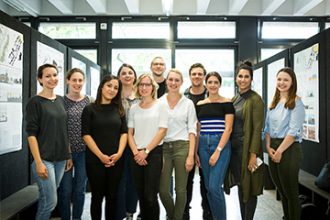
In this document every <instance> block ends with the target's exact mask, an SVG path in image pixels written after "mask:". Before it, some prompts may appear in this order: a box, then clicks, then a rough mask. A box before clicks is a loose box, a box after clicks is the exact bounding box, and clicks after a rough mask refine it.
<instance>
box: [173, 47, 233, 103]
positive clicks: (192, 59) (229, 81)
mask: <svg viewBox="0 0 330 220" xmlns="http://www.w3.org/2000/svg"><path fill="white" fill-rule="evenodd" d="M234 57H235V53H234V50H233V49H214V50H212V49H177V50H176V52H175V63H176V68H177V69H179V70H180V71H182V74H183V76H184V79H183V85H182V90H185V89H186V88H188V87H189V86H190V84H191V83H190V79H189V68H190V66H191V65H192V64H194V63H202V64H203V65H204V67H205V69H206V71H207V72H211V71H217V72H219V73H220V75H221V77H222V85H221V88H220V93H221V95H222V96H225V97H227V98H232V97H233V96H234V86H235V85H234V69H235V59H234Z"/></svg>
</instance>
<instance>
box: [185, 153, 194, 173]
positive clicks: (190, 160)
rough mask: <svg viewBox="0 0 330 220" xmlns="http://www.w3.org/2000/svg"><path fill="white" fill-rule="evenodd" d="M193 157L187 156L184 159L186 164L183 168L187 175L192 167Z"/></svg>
mask: <svg viewBox="0 0 330 220" xmlns="http://www.w3.org/2000/svg"><path fill="white" fill-rule="evenodd" d="M194 165H195V164H194V157H193V156H188V157H187V159H186V164H185V167H186V172H187V173H189V172H190V171H191V170H192V169H193V167H194Z"/></svg>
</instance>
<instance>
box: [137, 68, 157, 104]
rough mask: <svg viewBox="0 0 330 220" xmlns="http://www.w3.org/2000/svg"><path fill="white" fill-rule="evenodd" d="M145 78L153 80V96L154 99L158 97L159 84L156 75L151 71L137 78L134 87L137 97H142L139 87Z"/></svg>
mask: <svg viewBox="0 0 330 220" xmlns="http://www.w3.org/2000/svg"><path fill="white" fill-rule="evenodd" d="M144 78H149V79H150V81H151V85H152V92H151V96H152V98H153V99H157V89H158V87H159V86H158V84H157V82H156V81H155V79H154V77H153V76H152V75H151V74H150V73H144V74H142V75H140V76H139V78H138V79H137V81H136V83H135V85H134V87H135V91H136V92H135V96H136V97H137V98H141V94H140V92H139V89H138V88H137V87H138V86H139V84H140V82H141V80H142V79H144Z"/></svg>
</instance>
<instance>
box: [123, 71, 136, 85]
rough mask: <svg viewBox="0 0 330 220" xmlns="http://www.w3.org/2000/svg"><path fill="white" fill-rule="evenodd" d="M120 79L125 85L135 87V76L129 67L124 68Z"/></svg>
mask: <svg viewBox="0 0 330 220" xmlns="http://www.w3.org/2000/svg"><path fill="white" fill-rule="evenodd" d="M119 79H120V81H121V83H122V84H123V85H133V83H134V80H135V75H134V72H133V70H132V69H130V68H129V67H123V68H122V69H121V71H120V73H119Z"/></svg>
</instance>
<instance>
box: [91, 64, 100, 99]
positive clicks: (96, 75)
mask: <svg viewBox="0 0 330 220" xmlns="http://www.w3.org/2000/svg"><path fill="white" fill-rule="evenodd" d="M90 71H91V94H90V95H91V96H92V97H93V98H94V99H96V93H97V88H98V87H99V84H100V71H99V70H98V69H96V68H94V67H90Z"/></svg>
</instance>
